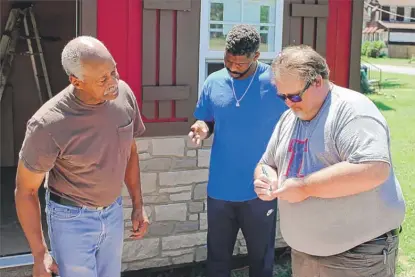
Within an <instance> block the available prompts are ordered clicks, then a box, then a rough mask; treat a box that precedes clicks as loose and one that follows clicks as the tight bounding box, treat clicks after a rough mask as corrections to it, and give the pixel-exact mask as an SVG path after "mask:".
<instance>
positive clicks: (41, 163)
mask: <svg viewBox="0 0 415 277" xmlns="http://www.w3.org/2000/svg"><path fill="white" fill-rule="evenodd" d="M59 152H60V149H59V147H58V146H57V144H56V142H55V140H54V139H53V137H52V135H51V134H50V133H49V131H48V130H47V129H45V127H44V126H43V125H42V124H40V123H39V122H38V121H36V120H29V122H28V123H27V127H26V134H25V138H24V140H23V144H22V148H21V149H20V152H19V158H20V160H22V162H23V163H24V165H25V166H26V168H27V169H29V170H30V171H33V172H36V173H45V172H48V171H50V170H51V169H52V168H53V166H54V165H55V161H56V158H57V157H58V155H59Z"/></svg>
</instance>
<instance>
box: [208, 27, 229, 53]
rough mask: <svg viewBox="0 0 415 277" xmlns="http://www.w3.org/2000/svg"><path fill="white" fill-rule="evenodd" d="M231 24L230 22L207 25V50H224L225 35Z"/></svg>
mask: <svg viewBox="0 0 415 277" xmlns="http://www.w3.org/2000/svg"><path fill="white" fill-rule="evenodd" d="M232 26H233V25H230V24H210V25H209V50H219V51H223V50H225V40H226V35H227V34H228V32H229V31H230V29H231V28H232Z"/></svg>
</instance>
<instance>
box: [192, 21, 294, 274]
mask: <svg viewBox="0 0 415 277" xmlns="http://www.w3.org/2000/svg"><path fill="white" fill-rule="evenodd" d="M259 46H260V36H259V33H258V31H257V30H256V29H255V27H253V26H249V25H236V26H234V27H233V28H232V29H231V31H230V32H229V33H228V35H227V37H226V49H225V56H224V63H225V68H224V69H222V70H219V71H217V72H214V73H212V74H211V75H210V76H209V77H208V78H207V79H206V81H205V83H204V86H203V91H202V92H201V95H200V98H199V101H198V103H197V106H196V110H195V113H194V115H195V118H196V119H197V121H196V122H195V124H194V125H193V126H192V127H191V131H190V133H189V136H190V138H191V139H192V140H193V141H194V142H195V143H197V144H200V143H201V141H202V140H203V139H205V138H207V137H209V136H210V135H211V134H212V133H214V138H213V145H212V151H211V159H210V169H209V171H210V172H209V182H208V187H207V192H208V200H207V210H208V211H207V213H208V235H207V236H208V238H207V243H208V245H207V248H208V256H207V267H208V276H209V277H213V276H214V277H225V276H226V277H228V276H230V271H231V259H232V253H233V249H234V245H235V241H236V237H237V233H238V231H239V229H241V230H242V233H243V235H244V237H245V240H246V243H247V248H248V255H249V263H250V270H249V271H250V276H251V277H271V276H272V269H273V260H274V244H275V229H276V211H277V210H276V209H277V202H276V201H262V200H260V199H259V198H258V197H257V195H256V193H255V191H254V185H253V178H252V174H253V172H254V169H255V166H256V164H257V163H258V161H259V160H260V158H261V155H262V153H263V152H264V151H265V149H266V146H267V144H268V141H269V139H270V136H271V134H272V132H273V129H274V126H275V124H276V123H277V121H278V120H279V118H280V116H281V114H282V113H283V112H284V111H285V110H286V106H285V105H284V103H283V102H282V101H281V100H279V99H278V97H277V92H276V88H275V86H274V85H273V84H272V83H271V69H270V67H269V66H268V65H267V64H264V63H261V62H259V61H258V58H259V55H260V53H259Z"/></svg>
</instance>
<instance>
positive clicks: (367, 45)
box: [360, 40, 386, 58]
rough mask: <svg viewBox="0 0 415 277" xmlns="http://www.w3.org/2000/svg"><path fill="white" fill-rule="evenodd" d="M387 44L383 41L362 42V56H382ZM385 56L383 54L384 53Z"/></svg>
mask: <svg viewBox="0 0 415 277" xmlns="http://www.w3.org/2000/svg"><path fill="white" fill-rule="evenodd" d="M385 47H386V45H385V43H384V42H383V41H381V40H377V41H365V42H364V43H363V44H362V48H361V51H360V52H361V54H362V56H367V57H370V58H377V57H380V56H381V50H382V48H385ZM382 56H383V55H382Z"/></svg>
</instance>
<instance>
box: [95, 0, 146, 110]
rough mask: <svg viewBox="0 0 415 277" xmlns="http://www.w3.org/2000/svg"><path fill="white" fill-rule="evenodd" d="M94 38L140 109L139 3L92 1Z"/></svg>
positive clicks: (120, 0) (140, 4) (140, 12)
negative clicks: (94, 5)
mask: <svg viewBox="0 0 415 277" xmlns="http://www.w3.org/2000/svg"><path fill="white" fill-rule="evenodd" d="M96 1H97V38H98V39H99V40H101V41H102V42H103V43H104V44H105V45H106V46H107V48H108V50H109V51H110V52H111V54H112V56H113V57H114V59H115V61H116V62H117V67H118V71H119V73H120V76H121V78H122V79H123V80H125V81H126V82H127V83H128V84H129V85H130V87H131V89H132V90H133V92H134V95H135V96H136V98H137V102H138V103H139V105H140V107H141V106H142V103H141V102H142V97H141V95H142V75H141V74H142V68H141V65H142V45H141V38H142V21H143V20H142V12H143V10H142V0H117V1H114V0H96Z"/></svg>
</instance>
